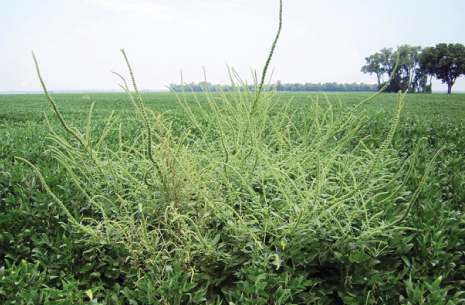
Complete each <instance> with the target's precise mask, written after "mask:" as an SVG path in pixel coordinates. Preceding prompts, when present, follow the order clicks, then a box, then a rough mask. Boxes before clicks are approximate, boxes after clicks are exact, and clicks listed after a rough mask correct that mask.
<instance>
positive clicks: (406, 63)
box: [362, 44, 428, 93]
mask: <svg viewBox="0 0 465 305" xmlns="http://www.w3.org/2000/svg"><path fill="white" fill-rule="evenodd" d="M421 49H422V48H421V47H420V46H410V45H407V44H406V45H402V46H400V47H398V49H397V51H393V50H392V48H383V49H381V50H380V52H379V53H375V54H373V55H370V56H369V57H367V58H365V60H366V61H367V64H366V65H365V66H363V67H362V72H363V73H370V74H372V73H376V76H377V78H378V88H379V89H380V88H381V87H382V86H384V84H385V82H384V74H387V76H388V77H389V76H390V75H391V73H392V72H394V67H395V65H396V61H397V59H399V63H398V66H397V70H396V71H395V73H394V76H393V78H392V80H391V82H390V83H389V86H388V87H387V88H386V92H398V91H399V90H401V91H408V92H412V93H413V92H420V91H421V92H427V91H428V90H427V88H426V82H425V77H424V74H425V73H424V72H423V71H422V70H421V69H420V63H419V60H420V52H421Z"/></svg>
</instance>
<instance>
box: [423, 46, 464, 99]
mask: <svg viewBox="0 0 465 305" xmlns="http://www.w3.org/2000/svg"><path fill="white" fill-rule="evenodd" d="M420 67H421V70H422V71H424V72H425V73H426V74H429V75H434V76H435V77H436V78H437V79H440V80H441V81H442V82H443V83H446V84H447V93H451V91H452V86H454V84H455V81H456V79H457V77H460V76H462V75H465V46H464V45H463V44H460V43H455V44H453V43H450V44H446V43H440V44H437V45H436V47H429V48H426V49H424V50H423V53H422V54H421V56H420Z"/></svg>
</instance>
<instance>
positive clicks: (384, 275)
mask: <svg viewBox="0 0 465 305" xmlns="http://www.w3.org/2000/svg"><path fill="white" fill-rule="evenodd" d="M278 35H279V32H278ZM278 35H277V36H278ZM273 45H274V44H273ZM273 48H274V46H273ZM273 48H272V50H273ZM122 52H123V55H124V57H125V60H126V62H127V65H128V68H129V74H130V78H131V81H132V85H133V87H134V91H135V92H134V93H132V92H131V91H130V89H129V87H128V85H127V84H126V82H125V80H124V78H123V77H121V76H120V77H121V79H122V81H123V85H122V86H121V87H122V88H123V89H124V90H125V91H126V93H127V94H128V96H129V99H130V101H131V102H132V105H133V111H132V112H128V111H127V110H123V111H119V112H118V114H119V115H120V116H121V119H119V118H116V117H115V116H114V112H113V111H112V112H109V111H108V109H109V108H108V107H107V108H106V109H104V110H101V111H96V109H98V106H99V105H98V103H95V101H94V102H92V103H91V101H92V100H93V99H98V98H99V96H98V95H88V96H89V99H90V100H89V99H87V96H86V98H85V99H83V98H82V96H80V95H76V96H66V98H69V99H70V100H73V101H74V103H73V102H70V103H69V106H68V107H64V105H62V102H61V101H60V104H59V105H58V104H57V103H56V102H55V99H54V97H58V98H59V99H60V100H61V97H63V96H56V95H54V96H52V95H50V94H49V93H48V92H47V89H46V87H45V84H44V82H43V80H42V78H41V76H40V73H39V69H38V67H37V71H38V74H39V79H40V81H41V83H42V86H43V88H44V91H45V93H46V97H47V99H48V101H49V102H50V104H51V105H52V108H53V113H54V114H55V117H54V118H50V119H48V116H45V121H43V122H42V121H40V119H37V118H36V117H34V116H33V115H31V116H30V117H29V119H28V116H25V115H24V114H23V115H17V117H18V118H21V119H22V121H19V123H16V126H14V127H15V128H13V129H11V128H9V127H8V126H9V124H8V123H7V124H4V126H7V127H8V128H5V130H6V131H5V133H4V134H5V135H6V136H5V139H6V141H5V142H6V143H9V145H7V146H6V147H5V148H2V159H1V163H0V182H1V188H0V191H1V193H0V194H1V197H0V198H1V201H2V205H1V206H0V208H1V210H0V211H1V213H0V217H1V220H2V221H1V222H0V245H1V247H0V254H1V257H0V258H1V259H2V261H3V260H4V262H5V265H4V266H3V267H0V301H2V302H3V303H7V302H10V303H11V304H15V303H16V304H28V303H33V304H34V303H44V304H86V303H87V304H198V303H206V304H213V303H215V304H221V303H224V304H380V303H382V304H398V303H399V302H400V303H403V304H423V303H428V302H429V303H430V304H456V303H463V299H462V298H461V294H462V293H463V288H464V282H463V272H464V270H463V266H464V265H465V264H464V263H463V254H462V253H464V252H463V251H464V250H465V249H464V246H463V243H462V240H463V239H464V238H465V223H464V220H465V218H464V216H463V215H462V213H461V210H462V202H463V198H464V191H463V189H465V188H463V187H462V186H463V185H464V175H463V170H462V169H463V164H462V162H460V161H461V157H462V156H461V153H462V152H463V149H461V148H463V147H465V145H464V143H463V139H462V137H460V135H461V133H462V131H463V129H464V126H463V122H462V121H461V120H460V118H461V115H460V113H463V105H462V104H461V103H460V101H457V103H454V102H453V101H451V100H449V102H448V103H447V104H448V105H449V106H450V107H451V109H449V110H443V112H439V114H437V117H436V119H434V118H435V115H436V114H432V111H431V110H428V109H427V107H425V102H426V101H425V100H422V101H420V103H418V104H417V105H419V106H418V107H417V108H413V109H412V110H411V112H410V115H409V116H408V117H407V118H405V117H404V118H403V117H401V115H400V114H401V109H402V108H403V106H404V103H405V101H406V100H407V99H408V96H407V95H405V94H402V93H399V95H398V96H397V98H396V99H395V100H392V98H394V96H387V97H384V100H383V104H380V103H378V104H375V105H373V106H370V103H368V102H369V101H371V100H373V98H374V97H375V96H376V95H375V96H371V97H370V96H365V97H364V98H362V99H361V100H363V101H362V102H359V101H360V99H359V98H358V95H354V96H353V97H354V98H353V99H352V101H353V102H350V103H352V105H349V104H350V103H349V102H347V103H345V104H343V103H342V102H341V101H340V99H339V98H337V102H336V103H334V102H332V101H331V98H330V97H327V98H326V99H324V100H323V101H321V100H320V99H319V98H318V97H316V98H312V97H306V98H305V99H299V96H297V95H296V101H291V100H290V99H287V97H288V95H278V94H277V92H276V88H271V86H270V85H267V84H265V83H264V79H265V74H266V65H265V69H264V71H263V74H262V78H261V81H260V83H259V82H258V78H257V77H256V76H255V75H254V82H253V83H254V85H253V86H254V88H253V90H251V89H250V88H249V87H248V86H247V85H246V83H245V82H244V81H242V80H241V78H240V77H239V76H238V75H237V74H236V73H235V71H234V70H230V71H229V72H230V75H231V82H232V87H233V90H231V92H224V91H221V90H220V91H219V92H216V93H212V92H210V91H209V90H208V88H206V90H205V92H204V94H203V95H202V96H198V95H196V94H190V93H185V92H182V94H179V95H175V98H176V99H177V100H178V102H179V106H178V107H177V108H174V107H173V106H172V105H169V106H166V109H167V108H171V109H173V111H171V113H165V112H164V111H163V110H165V109H160V108H158V107H155V106H158V105H161V103H160V102H158V101H157V102H151V103H148V102H147V99H146V98H145V97H147V95H144V99H143V95H142V94H141V93H139V91H138V90H137V86H136V83H135V79H134V76H133V72H132V69H131V67H130V65H129V61H128V60H127V57H126V54H125V53H124V51H122ZM271 54H272V51H271ZM271 54H270V56H269V58H268V60H267V64H268V63H269V61H270V59H271ZM118 76H119V74H118ZM394 76H395V74H392V77H394ZM154 96H155V97H159V96H163V95H154ZM164 97H167V95H164ZM107 98H108V99H109V101H110V102H112V103H113V102H114V104H112V106H113V105H118V107H120V104H121V103H120V102H119V99H116V100H113V97H111V96H110V95H108V96H105V97H104V99H107ZM169 98H173V97H172V96H170V97H169ZM427 102H428V103H429V105H431V104H433V102H431V101H427ZM65 103H66V102H65ZM75 103H78V104H75ZM430 103H431V104H430ZM80 104H86V106H87V107H90V111H88V112H87V110H86V111H82V109H83V108H79V105H80ZM380 105H382V107H380ZM118 107H115V108H118ZM370 107H374V109H373V108H372V109H370ZM94 108H95V109H94ZM87 109H88V108H87ZM110 109H111V108H110ZM151 109H157V111H154V110H151ZM392 109H395V111H393V110H392ZM434 109H439V108H434ZM425 111H426V113H428V115H429V118H433V119H429V120H426V119H424V117H421V115H422V112H425ZM447 111H449V112H450V114H452V115H451V116H450V117H448V119H451V117H454V116H457V120H456V121H454V122H453V123H452V121H444V119H443V118H442V117H441V115H444V113H445V112H447ZM393 112H394V113H393ZM11 113H15V112H14V111H12V112H11ZM86 113H87V115H85V116H84V115H83V114H86ZM83 117H87V120H85V119H83ZM5 120H7V121H10V117H9V116H8V115H5ZM11 121H14V120H11ZM33 121H35V122H36V124H35V125H34V124H32V123H31V122H33ZM36 125H37V126H36ZM79 126H82V127H79ZM44 127H48V129H49V134H48V136H47V137H45V138H44V137H43V132H44V131H43V129H44ZM33 128H37V129H35V130H34V131H35V133H33V132H32V131H30V129H33ZM432 130H435V133H434V135H433V133H432ZM10 131H11V132H17V135H19V136H20V137H23V138H27V137H29V136H31V137H33V138H38V139H41V140H40V141H38V143H37V144H36V146H34V147H33V146H32V144H33V143H32V144H31V148H29V150H25V151H23V150H22V149H18V146H16V145H17V144H16V139H13V138H11V136H10V135H11V134H10ZM1 132H2V133H3V132H4V131H3V130H1ZM425 136H428V137H425ZM42 139H43V140H42ZM45 143H46V144H48V150H47V152H46V153H45V154H42V153H40V152H39V151H38V150H37V149H39V148H40V149H42V148H43V146H44V145H45ZM23 147H24V146H23ZM441 150H442V153H441V154H439V152H441ZM12 152H19V153H18V154H17V155H16V158H15V160H13V158H12ZM30 157H32V158H30ZM28 159H29V160H30V161H28ZM435 160H439V161H441V162H440V166H437V165H436V166H434V165H435ZM22 164H27V165H29V166H28V167H24V166H21V165H22ZM36 177H39V178H38V179H37V178H36ZM10 261H13V263H10ZM28 261H30V262H33V264H28V263H27V262H28Z"/></svg>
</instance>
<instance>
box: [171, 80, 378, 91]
mask: <svg viewBox="0 0 465 305" xmlns="http://www.w3.org/2000/svg"><path fill="white" fill-rule="evenodd" d="M238 87H239V89H240V90H244V87H243V86H238ZM270 87H271V89H274V88H275V87H277V88H276V90H277V91H372V92H376V91H378V85H376V84H363V83H360V84H357V83H352V84H339V83H323V84H322V83H318V84H313V83H305V84H300V83H285V84H283V83H281V82H279V81H278V82H277V83H276V84H271V85H270ZM170 88H171V89H173V90H174V91H176V92H181V91H182V90H183V88H182V86H181V85H178V84H170ZM248 88H249V90H250V91H255V86H253V85H249V86H248ZM205 89H208V90H209V91H217V90H219V89H222V90H224V91H228V90H230V91H232V90H233V86H231V85H214V84H211V83H209V82H199V83H194V82H192V83H190V84H186V85H184V90H185V91H194V92H200V91H203V90H205Z"/></svg>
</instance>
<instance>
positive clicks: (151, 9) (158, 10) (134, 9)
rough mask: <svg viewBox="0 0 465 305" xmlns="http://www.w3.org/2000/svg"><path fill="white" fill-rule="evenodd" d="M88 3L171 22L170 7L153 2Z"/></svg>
mask: <svg viewBox="0 0 465 305" xmlns="http://www.w3.org/2000/svg"><path fill="white" fill-rule="evenodd" d="M87 3H89V4H92V5H95V6H98V7H101V8H104V9H109V10H114V11H119V12H130V13H136V14H140V15H146V16H150V17H154V18H156V19H159V20H171V19H172V17H171V15H170V14H169V13H168V11H169V7H167V6H164V5H158V4H155V3H153V2H151V1H147V0H141V1H132V0H87Z"/></svg>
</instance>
